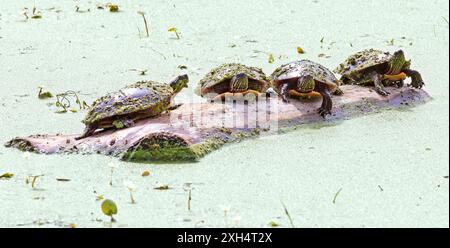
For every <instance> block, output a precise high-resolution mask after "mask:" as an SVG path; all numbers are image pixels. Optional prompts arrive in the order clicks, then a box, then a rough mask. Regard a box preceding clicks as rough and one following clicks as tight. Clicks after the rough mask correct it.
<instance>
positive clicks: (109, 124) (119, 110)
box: [75, 75, 189, 140]
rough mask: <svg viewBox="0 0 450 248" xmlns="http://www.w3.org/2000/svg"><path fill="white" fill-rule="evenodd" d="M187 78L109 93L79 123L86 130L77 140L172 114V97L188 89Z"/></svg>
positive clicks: (133, 85) (134, 84)
mask: <svg viewBox="0 0 450 248" xmlns="http://www.w3.org/2000/svg"><path fill="white" fill-rule="evenodd" d="M188 82H189V78H188V76H187V75H180V76H177V77H176V78H175V79H173V80H172V81H171V82H170V83H169V84H166V83H158V82H155V81H139V82H136V83H133V84H130V85H128V86H126V87H124V88H122V89H120V90H119V91H117V92H113V93H109V94H107V95H105V96H103V97H101V98H99V99H97V100H95V101H94V103H93V104H92V106H91V107H90V108H89V110H88V113H87V114H86V117H85V118H84V119H83V120H82V123H84V124H85V125H86V128H85V130H84V132H83V134H81V136H79V137H76V138H75V139H76V140H80V139H83V138H86V137H89V136H91V135H93V134H94V132H95V131H96V130H97V129H109V128H116V129H121V128H126V127H131V126H133V124H134V121H136V120H139V119H144V118H148V117H155V116H158V115H159V114H161V113H163V112H165V111H168V110H173V109H176V108H177V107H179V106H180V105H181V104H179V105H172V99H173V97H174V96H175V95H176V94H177V93H178V92H180V91H181V90H182V89H183V88H186V87H188Z"/></svg>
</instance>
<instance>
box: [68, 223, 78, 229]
mask: <svg viewBox="0 0 450 248" xmlns="http://www.w3.org/2000/svg"><path fill="white" fill-rule="evenodd" d="M69 228H77V225H76V224H74V223H70V224H69Z"/></svg>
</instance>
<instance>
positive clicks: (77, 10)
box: [75, 5, 91, 13]
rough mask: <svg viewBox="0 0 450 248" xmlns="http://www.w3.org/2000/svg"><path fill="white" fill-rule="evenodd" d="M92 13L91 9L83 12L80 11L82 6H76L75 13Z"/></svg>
mask: <svg viewBox="0 0 450 248" xmlns="http://www.w3.org/2000/svg"><path fill="white" fill-rule="evenodd" d="M90 11H91V9H87V10H81V9H80V6H78V5H76V6H75V12H78V13H86V12H90Z"/></svg>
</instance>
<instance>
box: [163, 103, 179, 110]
mask: <svg viewBox="0 0 450 248" xmlns="http://www.w3.org/2000/svg"><path fill="white" fill-rule="evenodd" d="M181 105H183V104H182V103H179V104H171V105H170V106H169V107H168V108H167V110H169V111H172V110H175V109H177V108H179V107H181Z"/></svg>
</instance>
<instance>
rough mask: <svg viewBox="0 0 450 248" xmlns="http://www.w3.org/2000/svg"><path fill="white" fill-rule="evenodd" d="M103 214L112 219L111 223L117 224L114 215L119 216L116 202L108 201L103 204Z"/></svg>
mask: <svg viewBox="0 0 450 248" xmlns="http://www.w3.org/2000/svg"><path fill="white" fill-rule="evenodd" d="M101 208H102V212H103V213H104V214H105V215H106V216H109V217H111V222H116V220H115V219H114V217H113V216H114V215H115V214H117V205H116V203H115V202H114V201H112V200H109V199H106V200H104V201H103V202H102V206H101Z"/></svg>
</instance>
